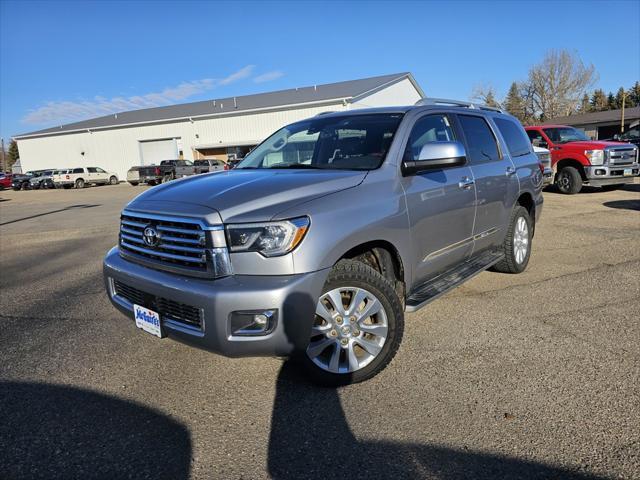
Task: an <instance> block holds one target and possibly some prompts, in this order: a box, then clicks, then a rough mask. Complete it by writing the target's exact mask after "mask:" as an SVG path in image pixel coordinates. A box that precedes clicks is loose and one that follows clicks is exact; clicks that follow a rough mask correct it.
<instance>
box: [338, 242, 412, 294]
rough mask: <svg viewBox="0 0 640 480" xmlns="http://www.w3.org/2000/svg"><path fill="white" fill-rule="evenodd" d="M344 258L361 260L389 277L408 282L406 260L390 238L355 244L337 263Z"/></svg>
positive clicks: (403, 282)
mask: <svg viewBox="0 0 640 480" xmlns="http://www.w3.org/2000/svg"><path fill="white" fill-rule="evenodd" d="M343 259H347V260H358V261H361V262H363V263H365V264H367V265H369V266H371V267H372V268H374V269H375V270H377V271H378V272H379V273H380V274H382V275H383V276H384V277H386V278H387V279H390V280H392V281H394V282H401V283H402V284H403V285H406V283H407V278H406V274H407V272H406V270H405V262H404V261H403V260H402V256H401V255H400V252H399V251H398V249H397V248H396V246H395V245H393V244H392V243H391V242H389V241H388V240H382V239H379V240H371V241H368V242H365V243H360V244H358V245H355V246H353V247H351V248H349V250H347V251H346V252H344V253H343V254H342V255H340V257H339V258H338V260H337V261H336V262H335V263H338V262H339V261H340V260H343Z"/></svg>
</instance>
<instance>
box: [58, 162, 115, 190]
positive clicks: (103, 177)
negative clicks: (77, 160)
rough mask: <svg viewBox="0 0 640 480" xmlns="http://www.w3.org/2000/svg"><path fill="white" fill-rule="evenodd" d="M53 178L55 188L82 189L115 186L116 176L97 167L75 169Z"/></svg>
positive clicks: (64, 171)
mask: <svg viewBox="0 0 640 480" xmlns="http://www.w3.org/2000/svg"><path fill="white" fill-rule="evenodd" d="M62 172H63V173H59V174H58V173H57V172H56V175H54V176H53V184H54V185H55V186H56V188H60V187H62V188H72V187H75V188H84V187H85V186H87V185H90V184H93V185H107V184H108V185H117V184H118V182H119V180H118V176H117V175H116V174H115V173H113V172H107V171H105V170H103V169H102V168H99V167H76V168H70V169H68V170H63V171H62Z"/></svg>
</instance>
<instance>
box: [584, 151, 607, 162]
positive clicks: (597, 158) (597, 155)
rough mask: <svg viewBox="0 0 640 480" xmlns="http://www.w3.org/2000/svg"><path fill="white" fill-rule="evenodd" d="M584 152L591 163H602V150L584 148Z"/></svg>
mask: <svg viewBox="0 0 640 480" xmlns="http://www.w3.org/2000/svg"><path fill="white" fill-rule="evenodd" d="M584 154H585V155H586V157H587V158H588V159H589V162H590V163H591V165H602V164H603V163H604V150H585V151H584Z"/></svg>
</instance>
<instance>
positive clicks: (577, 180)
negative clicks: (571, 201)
mask: <svg viewBox="0 0 640 480" xmlns="http://www.w3.org/2000/svg"><path fill="white" fill-rule="evenodd" d="M556 185H557V187H558V190H560V191H561V192H562V193H564V194H567V195H573V194H575V193H578V192H579V191H580V190H581V189H582V177H581V176H580V172H579V171H578V169H577V168H575V167H564V168H563V169H562V170H560V172H559V173H558V178H557V179H556Z"/></svg>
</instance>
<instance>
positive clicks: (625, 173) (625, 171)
mask: <svg viewBox="0 0 640 480" xmlns="http://www.w3.org/2000/svg"><path fill="white" fill-rule="evenodd" d="M631 175H633V171H632V170H631V169H630V168H625V169H624V176H625V177H630V176H631Z"/></svg>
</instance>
